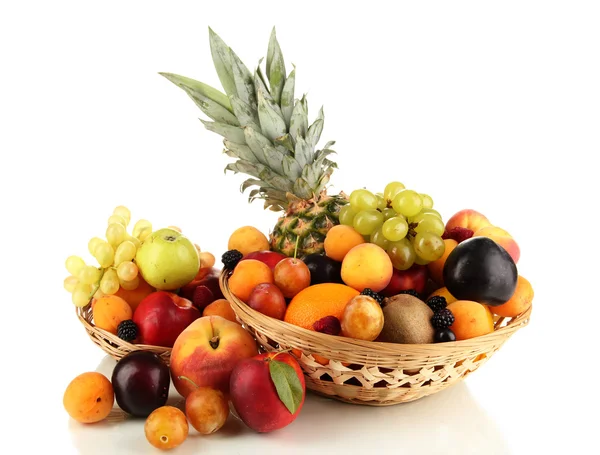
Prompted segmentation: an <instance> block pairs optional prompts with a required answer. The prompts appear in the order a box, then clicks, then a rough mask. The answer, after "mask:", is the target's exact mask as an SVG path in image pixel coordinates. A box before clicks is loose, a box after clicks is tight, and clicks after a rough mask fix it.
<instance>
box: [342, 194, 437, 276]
mask: <svg viewBox="0 0 600 455" xmlns="http://www.w3.org/2000/svg"><path fill="white" fill-rule="evenodd" d="M339 219H340V223H341V224H344V225H347V226H352V227H353V228H354V229H355V230H356V231H358V232H359V233H360V234H361V235H363V236H364V237H365V239H366V240H367V241H369V242H371V243H374V244H376V245H378V246H380V247H381V248H383V249H384V250H385V251H387V253H388V256H389V257H390V259H391V261H392V264H393V265H394V267H395V268H396V269H398V270H407V269H409V268H410V267H411V266H412V265H413V264H423V265H424V264H428V263H429V262H432V261H435V260H437V259H439V258H441V257H442V255H443V254H444V250H445V244H444V241H443V240H442V235H443V234H444V230H445V225H444V222H443V221H442V216H441V215H440V214H439V213H438V212H437V211H436V210H434V209H433V199H432V198H431V197H430V196H429V195H427V194H423V193H418V192H416V191H414V190H411V189H407V188H405V186H404V185H403V184H402V183H400V182H391V183H388V184H387V185H386V186H385V189H384V191H383V193H377V194H374V193H372V192H371V191H369V190H366V189H358V190H354V191H353V192H352V193H350V203H349V204H346V205H344V206H343V207H342V208H341V210H340V214H339Z"/></svg>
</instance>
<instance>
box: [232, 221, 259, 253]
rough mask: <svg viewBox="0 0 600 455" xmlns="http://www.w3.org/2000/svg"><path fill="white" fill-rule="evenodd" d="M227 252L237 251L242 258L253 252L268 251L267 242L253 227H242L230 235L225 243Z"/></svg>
mask: <svg viewBox="0 0 600 455" xmlns="http://www.w3.org/2000/svg"><path fill="white" fill-rule="evenodd" d="M227 249H228V250H238V251H239V252H240V253H242V254H243V255H244V256H246V255H247V254H250V253H253V252H255V251H263V250H268V249H269V240H268V239H267V237H266V236H265V234H263V233H262V232H260V231H259V230H258V229H256V228H255V227H253V226H242V227H240V228H238V229H236V230H235V231H233V233H232V234H231V236H230V237H229V241H228V243H227Z"/></svg>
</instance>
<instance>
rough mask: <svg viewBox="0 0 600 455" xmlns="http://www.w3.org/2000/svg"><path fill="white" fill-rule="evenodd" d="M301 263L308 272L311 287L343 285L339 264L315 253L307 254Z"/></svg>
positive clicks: (340, 265)
mask: <svg viewBox="0 0 600 455" xmlns="http://www.w3.org/2000/svg"><path fill="white" fill-rule="evenodd" d="M303 261H304V263H305V264H306V265H307V266H308V270H310V284H311V286H312V285H313V284H320V283H343V281H342V264H341V262H338V261H335V260H333V259H331V258H330V257H327V256H322V255H320V254H317V253H315V254H309V255H308V256H306V257H304V259H303Z"/></svg>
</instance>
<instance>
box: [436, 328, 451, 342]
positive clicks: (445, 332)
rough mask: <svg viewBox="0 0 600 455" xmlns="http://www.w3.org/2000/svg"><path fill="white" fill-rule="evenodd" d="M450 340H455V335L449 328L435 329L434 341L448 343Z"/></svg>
mask: <svg viewBox="0 0 600 455" xmlns="http://www.w3.org/2000/svg"><path fill="white" fill-rule="evenodd" d="M450 341H456V335H455V334H454V332H453V331H452V330H450V329H441V330H436V331H435V336H434V340H433V342H434V343H448V342H450Z"/></svg>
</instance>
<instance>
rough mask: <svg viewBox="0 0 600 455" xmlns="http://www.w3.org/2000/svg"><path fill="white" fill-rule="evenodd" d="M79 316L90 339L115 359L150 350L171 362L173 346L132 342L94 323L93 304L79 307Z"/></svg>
mask: <svg viewBox="0 0 600 455" xmlns="http://www.w3.org/2000/svg"><path fill="white" fill-rule="evenodd" d="M76 311H77V317H78V318H79V321H81V323H82V324H83V326H84V328H85V331H86V332H87V334H88V336H89V337H90V339H91V340H92V341H93V342H94V343H95V344H96V345H98V346H99V347H100V349H102V350H103V351H104V352H106V353H107V354H108V355H110V356H111V357H112V358H113V359H115V360H117V361H119V360H121V359H122V358H123V357H124V356H125V355H127V354H129V353H130V352H133V351H150V352H154V353H155V354H157V355H158V356H159V357H160V358H161V359H163V360H164V361H165V363H166V364H167V365H169V364H170V359H171V348H167V347H163V346H152V345H148V344H132V343H129V342H127V341H125V340H122V339H121V338H119V337H118V336H116V335H113V334H112V333H110V332H107V331H106V330H103V329H101V328H99V327H96V326H95V325H94V318H93V313H92V305H91V303H89V304H88V305H86V306H84V307H83V308H77V309H76Z"/></svg>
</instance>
